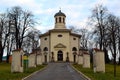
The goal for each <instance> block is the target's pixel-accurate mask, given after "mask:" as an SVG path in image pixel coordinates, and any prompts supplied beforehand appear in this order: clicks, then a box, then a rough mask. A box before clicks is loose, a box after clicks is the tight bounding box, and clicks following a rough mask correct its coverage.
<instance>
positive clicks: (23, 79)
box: [22, 65, 48, 80]
mask: <svg viewBox="0 0 120 80" xmlns="http://www.w3.org/2000/svg"><path fill="white" fill-rule="evenodd" d="M47 67H48V65H47V66H46V67H44V68H42V69H40V70H38V71H35V72H33V73H31V74H30V75H28V76H26V77H24V78H22V80H25V79H27V78H29V77H31V76H32V75H35V74H36V73H38V72H39V71H43V70H45V69H46V68H47Z"/></svg>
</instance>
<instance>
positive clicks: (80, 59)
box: [78, 55, 83, 65]
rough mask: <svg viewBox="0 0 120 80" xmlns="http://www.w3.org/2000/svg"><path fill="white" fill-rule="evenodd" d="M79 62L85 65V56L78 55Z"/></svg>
mask: <svg viewBox="0 0 120 80" xmlns="http://www.w3.org/2000/svg"><path fill="white" fill-rule="evenodd" d="M78 64H80V65H83V56H82V55H78Z"/></svg>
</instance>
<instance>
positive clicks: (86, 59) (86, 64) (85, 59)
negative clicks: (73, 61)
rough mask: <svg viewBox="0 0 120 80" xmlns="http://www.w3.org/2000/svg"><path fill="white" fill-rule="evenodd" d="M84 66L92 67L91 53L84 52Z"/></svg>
mask: <svg viewBox="0 0 120 80" xmlns="http://www.w3.org/2000/svg"><path fill="white" fill-rule="evenodd" d="M83 68H90V55H89V54H88V53H85V52H84V53H83Z"/></svg>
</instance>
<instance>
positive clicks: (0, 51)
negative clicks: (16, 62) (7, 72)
mask: <svg viewBox="0 0 120 80" xmlns="http://www.w3.org/2000/svg"><path fill="white" fill-rule="evenodd" d="M2 57H3V48H0V62H2Z"/></svg>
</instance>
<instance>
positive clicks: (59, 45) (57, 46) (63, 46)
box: [54, 43, 66, 48]
mask: <svg viewBox="0 0 120 80" xmlns="http://www.w3.org/2000/svg"><path fill="white" fill-rule="evenodd" d="M54 48H66V46H65V45H63V44H61V43H59V44H57V45H56V46H54Z"/></svg>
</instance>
